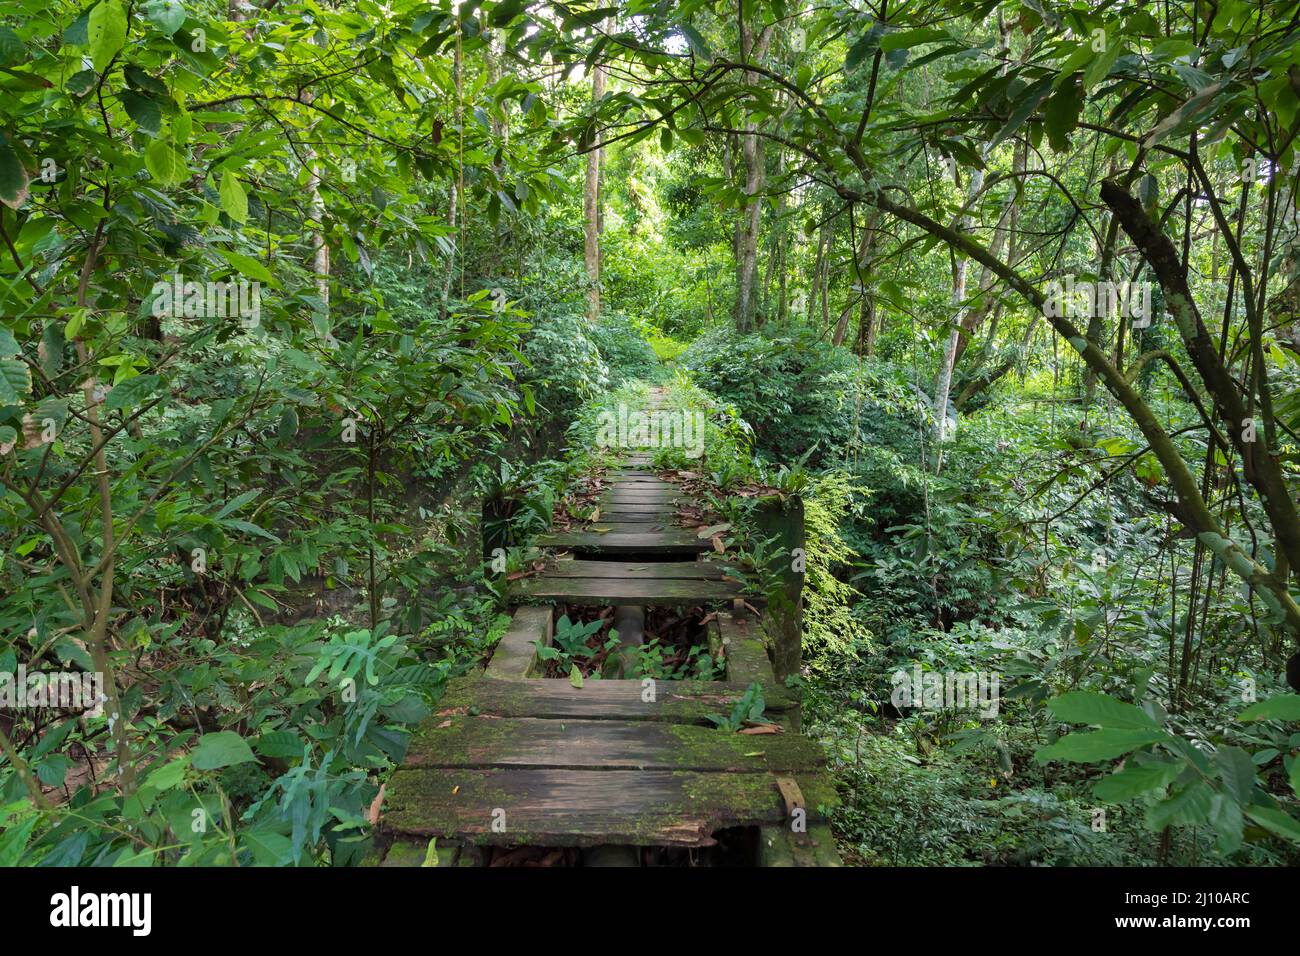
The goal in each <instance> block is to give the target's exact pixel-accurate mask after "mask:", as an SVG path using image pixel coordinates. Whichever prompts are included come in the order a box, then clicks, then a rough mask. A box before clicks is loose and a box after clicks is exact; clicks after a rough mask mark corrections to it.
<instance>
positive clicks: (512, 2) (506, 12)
mask: <svg viewBox="0 0 1300 956" xmlns="http://www.w3.org/2000/svg"><path fill="white" fill-rule="evenodd" d="M523 8H524V0H501V2H500V3H498V4H497V5H496V6H495V7H493V8H492V14H491V16H490V17H489V20H490V21H491V23H492V25H493V26H494V27H501V26H505V25H506V24H507V23H509V22H510V21H511V20H513V19H514V18H515V17H517V16H519V11H520V10H522V9H523Z"/></svg>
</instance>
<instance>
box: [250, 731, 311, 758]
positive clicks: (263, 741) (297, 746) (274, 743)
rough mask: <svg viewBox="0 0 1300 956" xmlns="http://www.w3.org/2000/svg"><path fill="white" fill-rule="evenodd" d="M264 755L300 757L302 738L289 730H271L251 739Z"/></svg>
mask: <svg viewBox="0 0 1300 956" xmlns="http://www.w3.org/2000/svg"><path fill="white" fill-rule="evenodd" d="M253 746H254V747H255V748H256V749H257V752H258V753H260V754H261V755H262V756H264V757H301V756H302V746H303V744H302V738H301V737H299V736H298V735H297V734H295V733H294V732H293V731H291V730H271V731H267V732H266V733H264V734H262V736H260V737H258V738H257V740H255V741H253Z"/></svg>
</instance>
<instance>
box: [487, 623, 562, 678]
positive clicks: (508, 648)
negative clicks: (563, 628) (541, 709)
mask: <svg viewBox="0 0 1300 956" xmlns="http://www.w3.org/2000/svg"><path fill="white" fill-rule="evenodd" d="M552 629H553V622H552V615H551V609H550V608H549V607H521V608H519V609H518V610H516V611H515V615H514V618H513V619H512V621H511V623H510V629H509V630H508V631H506V632H505V634H503V635H502V636H501V640H500V641H499V642H498V643H497V646H496V650H494V651H493V652H492V659H491V660H490V661H488V666H487V674H488V676H489V677H495V678H499V679H502V680H523V678H524V676H525V675H526V674H527V673H528V670H529V668H530V667H531V666H532V663H533V658H534V657H535V656H536V654H537V650H536V648H535V646H534V645H533V642H534V641H541V642H542V643H543V644H549V643H550V642H551V632H552Z"/></svg>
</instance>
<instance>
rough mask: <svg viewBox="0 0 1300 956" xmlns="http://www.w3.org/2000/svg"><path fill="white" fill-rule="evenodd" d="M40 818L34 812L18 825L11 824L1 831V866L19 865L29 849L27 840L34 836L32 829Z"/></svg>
mask: <svg viewBox="0 0 1300 956" xmlns="http://www.w3.org/2000/svg"><path fill="white" fill-rule="evenodd" d="M39 819H40V816H39V815H38V814H32V815H31V816H29V817H28V818H27V819H26V820H24V821H23V822H22V823H19V824H18V825H17V826H10V827H7V828H6V829H5V831H4V832H3V833H0V867H5V868H6V869H7V868H9V867H14V866H17V865H18V864H19V863H20V862H21V861H22V858H23V851H24V850H26V849H27V841H28V840H30V839H31V838H32V830H33V829H34V828H35V827H36V821H37V820H39Z"/></svg>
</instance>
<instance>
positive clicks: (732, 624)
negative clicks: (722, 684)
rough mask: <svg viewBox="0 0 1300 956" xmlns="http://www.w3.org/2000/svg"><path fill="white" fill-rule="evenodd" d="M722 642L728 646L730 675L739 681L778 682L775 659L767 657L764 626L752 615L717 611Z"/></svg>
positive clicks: (768, 684)
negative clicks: (771, 659) (773, 665)
mask: <svg viewBox="0 0 1300 956" xmlns="http://www.w3.org/2000/svg"><path fill="white" fill-rule="evenodd" d="M718 627H719V629H720V630H721V632H722V642H723V646H724V647H725V648H726V649H727V679H728V680H732V681H736V682H737V683H747V682H749V681H755V680H756V681H758V682H759V683H760V684H762V685H763V686H764V687H772V686H775V684H776V676H775V675H774V674H773V673H772V662H771V661H770V660H768V657H767V646H766V644H765V643H764V640H763V629H762V627H761V626H760V625H759V623H758V621H756V620H755V619H754V618H753V617H751V616H749V615H734V614H731V613H722V614H719V615H718Z"/></svg>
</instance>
